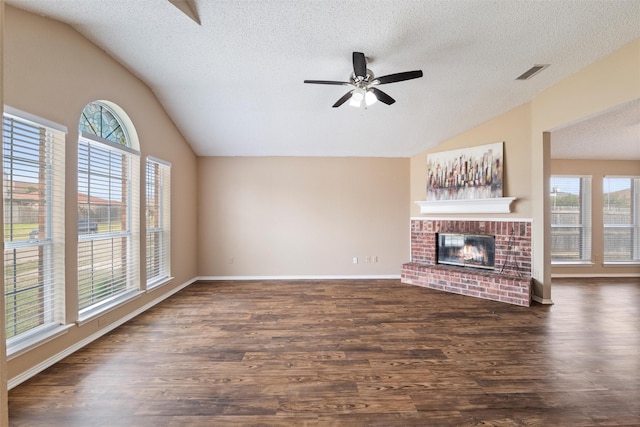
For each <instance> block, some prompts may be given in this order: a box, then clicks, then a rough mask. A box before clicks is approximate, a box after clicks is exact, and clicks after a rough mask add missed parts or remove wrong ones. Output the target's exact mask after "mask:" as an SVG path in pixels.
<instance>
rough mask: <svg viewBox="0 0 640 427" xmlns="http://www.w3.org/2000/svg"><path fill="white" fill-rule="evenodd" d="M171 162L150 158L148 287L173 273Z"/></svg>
mask: <svg viewBox="0 0 640 427" xmlns="http://www.w3.org/2000/svg"><path fill="white" fill-rule="evenodd" d="M170 190H171V164H170V163H167V162H165V161H162V160H159V159H154V158H152V157H148V158H147V163H146V204H147V213H146V220H147V235H146V249H147V262H146V264H147V287H148V288H152V287H154V286H158V285H160V284H162V283H165V282H166V281H167V280H168V279H169V277H170V276H171V265H170V262H171V256H170V255H171V254H170V248H171V245H170V237H171V221H170V220H171V217H170V215H171V191H170Z"/></svg>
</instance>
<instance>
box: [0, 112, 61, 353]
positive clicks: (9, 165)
mask: <svg viewBox="0 0 640 427" xmlns="http://www.w3.org/2000/svg"><path fill="white" fill-rule="evenodd" d="M6 111H8V112H11V113H5V114H4V116H3V152H2V160H3V167H4V175H3V197H4V213H3V214H4V215H3V216H4V295H5V303H6V306H5V312H4V313H5V323H6V333H7V338H8V340H7V344H8V345H7V347H8V348H11V347H12V346H13V345H14V344H15V345H17V344H18V343H21V342H23V341H24V340H27V339H34V338H36V337H38V336H39V334H40V333H45V332H46V331H48V330H50V329H51V328H54V327H56V326H59V325H60V324H61V323H62V322H64V286H65V278H64V216H65V215H64V165H65V134H66V128H65V127H64V126H60V125H57V124H55V123H51V122H48V121H46V120H43V119H39V118H37V117H35V116H32V115H29V114H27V113H23V112H20V111H18V110H15V109H12V108H10V107H6Z"/></svg>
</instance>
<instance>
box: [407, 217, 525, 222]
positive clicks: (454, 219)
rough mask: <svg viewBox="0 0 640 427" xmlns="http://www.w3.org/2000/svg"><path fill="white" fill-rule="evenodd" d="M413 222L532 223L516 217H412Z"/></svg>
mask: <svg viewBox="0 0 640 427" xmlns="http://www.w3.org/2000/svg"><path fill="white" fill-rule="evenodd" d="M409 219H410V220H411V221H493V222H531V223H533V219H531V218H515V217H508V218H505V217H501V218H486V217H485V218H476V217H469V216H465V217H461V216H412V217H410V218H409Z"/></svg>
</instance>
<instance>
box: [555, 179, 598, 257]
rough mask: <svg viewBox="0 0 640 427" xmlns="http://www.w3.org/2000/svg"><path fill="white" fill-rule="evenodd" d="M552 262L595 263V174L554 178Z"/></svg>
mask: <svg viewBox="0 0 640 427" xmlns="http://www.w3.org/2000/svg"><path fill="white" fill-rule="evenodd" d="M550 205H551V261H552V263H588V262H591V177H588V176H564V175H554V176H552V177H551V203H550Z"/></svg>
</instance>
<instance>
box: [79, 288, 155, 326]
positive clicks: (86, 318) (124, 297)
mask: <svg viewBox="0 0 640 427" xmlns="http://www.w3.org/2000/svg"><path fill="white" fill-rule="evenodd" d="M143 294H144V291H141V290H140V289H130V290H128V291H124V292H123V293H120V294H117V295H115V296H113V297H111V298H109V299H106V300H104V301H101V302H99V303H96V305H93V306H89V307H87V308H84V309H82V310H80V312H79V314H78V320H76V324H77V325H78V326H82V325H84V324H85V323H88V322H91V321H92V320H94V319H96V318H97V317H99V316H102V315H104V314H107V313H109V312H110V311H113V310H115V309H116V308H118V307H120V306H121V305H124V304H126V303H128V302H130V301H133V300H134V299H136V298H139V297H140V296H142V295H143Z"/></svg>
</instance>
